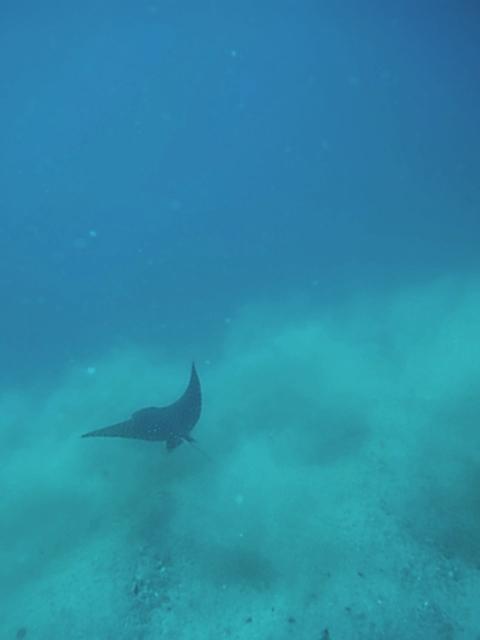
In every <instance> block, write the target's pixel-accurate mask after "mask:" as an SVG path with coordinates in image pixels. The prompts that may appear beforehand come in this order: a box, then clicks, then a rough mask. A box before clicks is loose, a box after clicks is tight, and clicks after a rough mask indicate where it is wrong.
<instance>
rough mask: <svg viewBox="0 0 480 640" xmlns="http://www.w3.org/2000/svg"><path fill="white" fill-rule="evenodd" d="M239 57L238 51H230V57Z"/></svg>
mask: <svg viewBox="0 0 480 640" xmlns="http://www.w3.org/2000/svg"><path fill="white" fill-rule="evenodd" d="M237 56H238V51H237V50H236V49H230V57H231V58H236V57H237Z"/></svg>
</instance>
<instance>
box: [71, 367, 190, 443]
mask: <svg viewBox="0 0 480 640" xmlns="http://www.w3.org/2000/svg"><path fill="white" fill-rule="evenodd" d="M201 410H202V391H201V389H200V380H199V378H198V374H197V370H196V369H195V364H194V363H192V371H191V374H190V382H189V383H188V387H187V388H186V389H185V391H184V393H183V395H181V396H180V398H179V399H178V400H176V401H175V402H173V403H172V404H169V405H167V406H165V407H146V408H145V409H140V410H139V411H135V413H134V414H132V417H131V418H129V419H128V420H124V421H123V422H117V423H116V424H112V425H110V426H109V427H103V428H102V429H96V430H95V431H89V432H88V433H84V434H83V435H82V438H96V437H99V438H102V437H106V438H136V439H138V440H151V441H155V440H158V441H161V442H165V443H166V447H167V449H168V450H169V451H171V450H172V449H175V448H176V447H178V446H179V445H180V444H182V442H184V441H185V442H190V443H194V442H195V440H194V439H193V438H192V436H191V435H190V433H191V431H192V429H193V427H194V426H195V425H196V424H197V422H198V420H199V418H200V413H201Z"/></svg>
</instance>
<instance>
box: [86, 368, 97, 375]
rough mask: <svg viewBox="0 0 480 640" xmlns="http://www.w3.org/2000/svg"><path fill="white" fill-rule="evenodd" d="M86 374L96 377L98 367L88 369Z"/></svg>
mask: <svg viewBox="0 0 480 640" xmlns="http://www.w3.org/2000/svg"><path fill="white" fill-rule="evenodd" d="M86 373H87V375H88V376H94V375H95V374H96V373H97V369H96V367H87V368H86Z"/></svg>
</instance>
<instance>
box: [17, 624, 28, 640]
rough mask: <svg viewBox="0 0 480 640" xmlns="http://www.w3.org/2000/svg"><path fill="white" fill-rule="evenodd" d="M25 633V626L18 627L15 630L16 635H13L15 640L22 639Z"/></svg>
mask: <svg viewBox="0 0 480 640" xmlns="http://www.w3.org/2000/svg"><path fill="white" fill-rule="evenodd" d="M26 635H27V628H26V627H20V629H18V630H17V635H16V636H15V637H16V639H17V640H23V638H25V636H26Z"/></svg>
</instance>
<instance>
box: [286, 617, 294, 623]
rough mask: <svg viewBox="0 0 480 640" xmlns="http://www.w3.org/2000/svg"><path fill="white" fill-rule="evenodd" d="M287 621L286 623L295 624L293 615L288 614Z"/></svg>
mask: <svg viewBox="0 0 480 640" xmlns="http://www.w3.org/2000/svg"><path fill="white" fill-rule="evenodd" d="M287 622H288V624H295V623H296V619H295V618H294V617H293V616H289V617H288V620H287Z"/></svg>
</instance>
